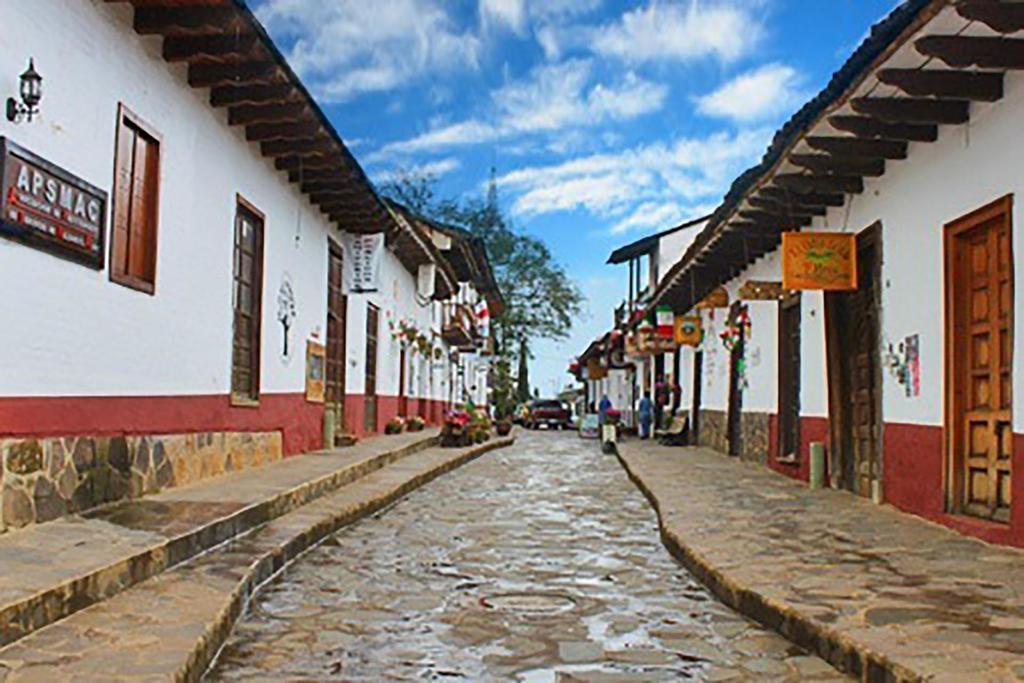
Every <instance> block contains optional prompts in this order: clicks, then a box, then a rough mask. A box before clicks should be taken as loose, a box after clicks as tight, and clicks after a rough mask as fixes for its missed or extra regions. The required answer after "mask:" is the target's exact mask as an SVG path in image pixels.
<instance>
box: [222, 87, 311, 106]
mask: <svg viewBox="0 0 1024 683" xmlns="http://www.w3.org/2000/svg"><path fill="white" fill-rule="evenodd" d="M293 92H294V88H292V87H291V86H289V85H288V84H286V83H271V84H257V85H225V86H221V87H218V88H214V89H213V90H211V91H210V104H211V105H213V106H214V107H232V106H238V105H260V104H268V103H279V102H283V101H285V100H287V99H288V98H289V97H290V96H291V94H292V93H293Z"/></svg>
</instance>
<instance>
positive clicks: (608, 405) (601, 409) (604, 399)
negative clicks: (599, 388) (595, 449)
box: [597, 394, 612, 427]
mask: <svg viewBox="0 0 1024 683" xmlns="http://www.w3.org/2000/svg"><path fill="white" fill-rule="evenodd" d="M611 409H612V400H611V399H610V398H608V394H604V395H602V396H601V402H600V403H599V404H598V405H597V418H598V420H597V421H598V423H599V424H600V425H601V426H602V427H604V423H605V420H607V419H608V411H609V410H611Z"/></svg>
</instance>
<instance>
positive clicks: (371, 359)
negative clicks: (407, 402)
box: [363, 304, 380, 434]
mask: <svg viewBox="0 0 1024 683" xmlns="http://www.w3.org/2000/svg"><path fill="white" fill-rule="evenodd" d="M379 331H380V309H379V308H377V307H376V306H374V305H373V304H367V305H366V391H365V394H366V396H365V399H364V400H365V410H364V415H363V417H364V419H363V426H364V428H365V429H366V431H367V432H369V433H371V434H372V433H373V432H376V431H377V335H378V333H379Z"/></svg>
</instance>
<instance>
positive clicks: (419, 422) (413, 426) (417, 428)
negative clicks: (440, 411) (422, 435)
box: [405, 415, 427, 432]
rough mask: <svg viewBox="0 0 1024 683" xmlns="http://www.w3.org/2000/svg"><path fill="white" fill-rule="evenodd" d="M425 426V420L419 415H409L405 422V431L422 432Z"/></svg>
mask: <svg viewBox="0 0 1024 683" xmlns="http://www.w3.org/2000/svg"><path fill="white" fill-rule="evenodd" d="M426 426H427V421H426V420H424V419H423V418H422V417H420V416H419V415H415V416H413V417H410V418H409V419H408V420H406V422H405V428H406V430H407V431H410V432H422V431H423V429H424V428H425V427H426Z"/></svg>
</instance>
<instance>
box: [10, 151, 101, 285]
mask: <svg viewBox="0 0 1024 683" xmlns="http://www.w3.org/2000/svg"><path fill="white" fill-rule="evenodd" d="M0 166H2V171H0V179H2V181H0V182H2V194H0V234H3V235H5V236H7V237H10V238H12V239H15V240H18V241H19V242H22V243H24V244H27V245H28V246H31V247H35V248H36V249H40V250H42V251H48V252H50V253H52V254H54V255H55V256H60V257H62V258H66V259H69V260H71V261H75V262H77V263H81V264H82V265H85V266H89V267H90V268H95V269H96V270H102V269H103V233H104V226H105V225H106V216H107V193H106V192H104V191H103V190H101V189H99V188H98V187H94V186H93V185H90V184H89V183H87V182H85V181H84V180H82V179H81V178H79V177H77V176H74V175H72V174H70V173H68V172H67V171H65V170H64V169H62V168H60V167H58V166H55V165H53V164H51V163H50V162H48V161H46V160H44V159H42V158H41V157H38V156H36V155H35V154H33V153H31V152H29V151H28V150H26V149H23V148H21V147H19V146H18V145H16V144H14V143H13V142H11V141H10V140H8V139H6V138H0Z"/></svg>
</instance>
